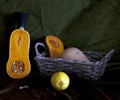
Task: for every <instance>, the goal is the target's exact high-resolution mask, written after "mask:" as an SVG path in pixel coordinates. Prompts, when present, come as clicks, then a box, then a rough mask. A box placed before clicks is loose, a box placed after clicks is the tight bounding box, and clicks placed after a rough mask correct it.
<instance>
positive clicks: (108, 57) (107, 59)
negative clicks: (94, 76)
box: [101, 49, 114, 62]
mask: <svg viewBox="0 0 120 100" xmlns="http://www.w3.org/2000/svg"><path fill="white" fill-rule="evenodd" d="M113 53H114V49H112V50H111V51H109V52H108V53H107V54H106V55H105V56H104V57H103V58H102V59H101V62H108V61H109V60H110V58H111V56H112V55H113Z"/></svg>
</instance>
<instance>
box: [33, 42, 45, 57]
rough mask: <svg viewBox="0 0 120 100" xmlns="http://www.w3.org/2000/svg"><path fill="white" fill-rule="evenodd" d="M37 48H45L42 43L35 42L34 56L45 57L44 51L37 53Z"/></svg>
mask: <svg viewBox="0 0 120 100" xmlns="http://www.w3.org/2000/svg"><path fill="white" fill-rule="evenodd" d="M38 46H42V47H43V48H46V46H45V45H44V44H43V43H40V42H37V43H36V44H35V52H36V56H38V57H45V56H46V55H47V52H46V51H44V52H42V53H40V52H39V51H38Z"/></svg>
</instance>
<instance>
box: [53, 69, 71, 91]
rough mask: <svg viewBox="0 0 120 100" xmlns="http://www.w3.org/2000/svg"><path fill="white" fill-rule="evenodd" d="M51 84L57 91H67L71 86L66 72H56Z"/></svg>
mask: <svg viewBox="0 0 120 100" xmlns="http://www.w3.org/2000/svg"><path fill="white" fill-rule="evenodd" d="M51 84H52V86H53V88H55V89H56V90H65V89H67V88H68V86H69V84H70V78H69V76H68V75H67V74H66V73H65V72H62V71H60V72H56V73H54V74H53V75H52V77H51Z"/></svg>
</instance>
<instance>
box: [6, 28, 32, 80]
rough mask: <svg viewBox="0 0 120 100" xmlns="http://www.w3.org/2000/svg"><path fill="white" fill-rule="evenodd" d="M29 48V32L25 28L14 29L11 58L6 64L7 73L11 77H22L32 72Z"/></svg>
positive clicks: (11, 37)
mask: <svg viewBox="0 0 120 100" xmlns="http://www.w3.org/2000/svg"><path fill="white" fill-rule="evenodd" d="M29 48H30V37H29V33H28V32H27V31H25V30H24V29H23V30H22V29H16V30H14V31H13V32H12V33H11V36H10V44H9V58H8V62H7V65H6V71H7V74H8V75H9V76H10V77H12V78H15V79H21V78H24V77H26V76H27V75H28V74H29V73H30V71H31V64H30V60H29Z"/></svg>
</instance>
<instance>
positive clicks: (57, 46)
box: [46, 35, 64, 58]
mask: <svg viewBox="0 0 120 100" xmlns="http://www.w3.org/2000/svg"><path fill="white" fill-rule="evenodd" d="M46 44H47V46H48V49H49V55H50V57H54V58H57V57H59V56H60V55H61V53H62V52H63V50H64V46H63V43H62V41H61V40H60V39H59V38H58V37H56V36H52V35H48V36H46Z"/></svg>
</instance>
